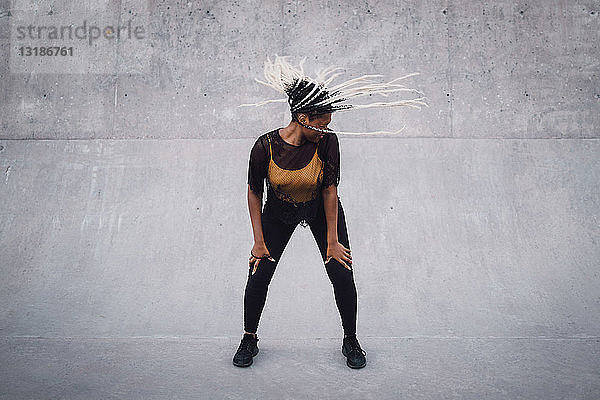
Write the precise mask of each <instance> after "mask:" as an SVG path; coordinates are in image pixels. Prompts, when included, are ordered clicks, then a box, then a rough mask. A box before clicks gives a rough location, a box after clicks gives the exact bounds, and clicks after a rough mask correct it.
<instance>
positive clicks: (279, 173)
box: [267, 139, 324, 203]
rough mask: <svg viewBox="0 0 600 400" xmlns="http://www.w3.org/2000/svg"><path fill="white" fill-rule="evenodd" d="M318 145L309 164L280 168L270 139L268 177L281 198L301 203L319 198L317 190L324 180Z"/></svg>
mask: <svg viewBox="0 0 600 400" xmlns="http://www.w3.org/2000/svg"><path fill="white" fill-rule="evenodd" d="M317 153H318V147H317V148H315V152H314V153H313V157H312V158H311V159H310V161H309V162H308V164H307V165H306V166H305V167H303V168H300V169H294V170H290V169H284V168H280V167H279V166H278V165H277V164H276V163H275V161H273V151H272V147H271V140H270V139H269V154H270V156H269V169H268V172H267V178H268V179H269V183H270V184H271V186H272V187H273V190H274V191H275V194H276V195H277V197H279V198H280V199H281V200H284V201H287V202H290V203H301V202H305V201H309V200H313V199H316V198H317V191H318V190H319V188H320V186H321V181H322V180H323V165H324V163H323V161H321V159H320V158H319V155H318V154H317Z"/></svg>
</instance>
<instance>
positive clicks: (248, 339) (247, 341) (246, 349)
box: [233, 333, 258, 367]
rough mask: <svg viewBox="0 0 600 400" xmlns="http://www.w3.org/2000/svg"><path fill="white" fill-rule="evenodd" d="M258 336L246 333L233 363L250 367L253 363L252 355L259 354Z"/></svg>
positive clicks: (237, 365)
mask: <svg viewBox="0 0 600 400" xmlns="http://www.w3.org/2000/svg"><path fill="white" fill-rule="evenodd" d="M257 342H258V336H257V337H254V336H253V335H250V334H249V333H244V337H242V342H241V343H240V346H239V347H238V349H237V352H236V353H235V356H233V365H235V366H236V367H249V366H250V365H252V357H254V356H255V355H257V354H258V347H257V346H256V343H257Z"/></svg>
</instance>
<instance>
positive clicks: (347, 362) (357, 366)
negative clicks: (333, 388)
mask: <svg viewBox="0 0 600 400" xmlns="http://www.w3.org/2000/svg"><path fill="white" fill-rule="evenodd" d="M342 354H343V355H344V357H346V365H347V366H349V367H350V368H354V369H358V368H363V367H364V366H365V365H367V361H366V360H365V363H364V364H362V365H351V364H350V360H348V358H347V357H348V355H347V354H346V350H345V349H344V346H342Z"/></svg>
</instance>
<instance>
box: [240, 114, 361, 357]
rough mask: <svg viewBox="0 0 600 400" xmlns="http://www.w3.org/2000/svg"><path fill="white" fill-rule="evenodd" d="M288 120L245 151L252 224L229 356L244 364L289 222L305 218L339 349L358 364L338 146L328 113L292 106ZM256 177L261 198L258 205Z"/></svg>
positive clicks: (255, 350)
mask: <svg viewBox="0 0 600 400" xmlns="http://www.w3.org/2000/svg"><path fill="white" fill-rule="evenodd" d="M292 118H293V119H292V121H291V122H290V124H289V125H288V126H287V127H285V128H281V129H276V130H273V131H271V132H268V133H265V134H263V135H262V136H261V137H259V138H258V140H256V142H255V144H254V146H253V147H252V150H251V152H250V161H249V168H248V208H249V211H250V220H251V222H252V229H253V232H254V246H253V247H252V250H251V254H250V258H249V271H248V281H247V283H246V289H245V294H244V329H245V333H244V336H243V338H242V342H241V343H240V346H239V348H238V351H237V353H236V354H235V356H234V358H233V363H234V365H236V366H240V367H243V366H249V365H251V364H252V357H253V356H254V355H256V354H257V353H258V347H257V346H256V343H257V341H258V338H257V337H256V330H257V327H258V321H259V319H260V315H261V312H262V310H263V307H264V304H265V300H266V296H267V290H268V286H269V283H270V282H271V278H272V277H273V274H274V272H275V268H276V266H277V264H278V261H279V259H280V258H281V255H282V253H283V250H284V248H285V247H286V245H287V243H288V241H289V239H290V237H291V235H292V233H293V232H294V229H295V228H296V226H297V225H298V223H301V224H302V225H303V226H305V227H306V226H310V230H311V232H312V234H313V236H314V238H315V240H316V242H317V245H318V247H319V250H320V252H321V256H322V258H323V261H324V263H325V268H326V271H327V275H328V276H329V279H330V281H331V283H332V284H333V288H334V294H335V300H336V304H337V308H338V310H339V312H340V316H341V319H342V326H343V329H344V334H345V336H344V339H343V344H342V353H343V354H344V355H345V356H346V357H347V365H348V366H349V367H351V368H362V367H364V366H365V364H366V359H365V354H366V353H365V352H364V350H362V349H361V347H360V344H359V343H358V340H357V338H356V311H357V304H356V299H357V295H356V287H355V284H354V274H353V270H352V255H351V250H350V243H349V241H348V232H347V229H346V220H345V215H344V210H343V208H342V204H341V201H340V199H339V197H338V194H337V185H338V183H339V178H340V168H339V167H340V153H339V145H338V139H337V136H336V135H335V133H329V132H328V131H327V125H328V124H329V122H330V121H331V113H325V114H319V113H318V112H313V113H294V114H293V117H292ZM263 180H266V182H267V201H266V204H265V207H264V211H263V212H261V209H262V194H263V193H262V192H263Z"/></svg>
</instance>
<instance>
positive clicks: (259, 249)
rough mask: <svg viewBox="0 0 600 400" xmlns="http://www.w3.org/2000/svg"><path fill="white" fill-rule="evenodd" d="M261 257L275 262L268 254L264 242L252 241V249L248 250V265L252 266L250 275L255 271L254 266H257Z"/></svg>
mask: <svg viewBox="0 0 600 400" xmlns="http://www.w3.org/2000/svg"><path fill="white" fill-rule="evenodd" d="M255 256H256V257H255ZM258 257H260V258H258ZM263 258H268V259H269V260H271V261H273V262H275V259H274V258H273V257H271V254H269V249H267V245H266V244H265V243H254V246H252V250H251V252H250V258H249V259H248V264H249V266H254V268H253V269H252V275H254V273H255V272H256V268H258V264H259V263H260V260H262V259H263Z"/></svg>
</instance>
